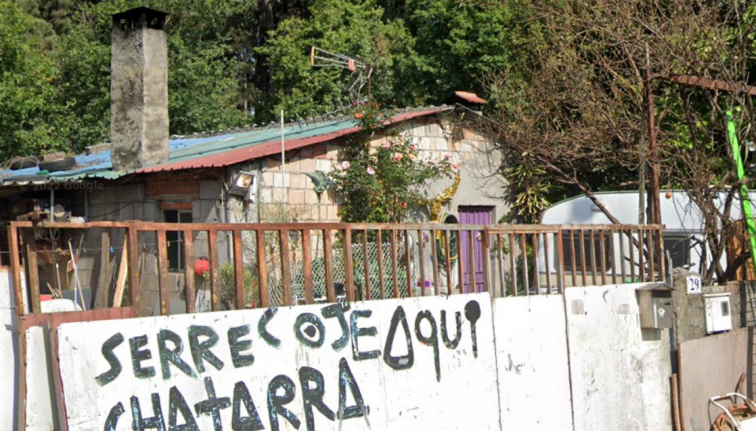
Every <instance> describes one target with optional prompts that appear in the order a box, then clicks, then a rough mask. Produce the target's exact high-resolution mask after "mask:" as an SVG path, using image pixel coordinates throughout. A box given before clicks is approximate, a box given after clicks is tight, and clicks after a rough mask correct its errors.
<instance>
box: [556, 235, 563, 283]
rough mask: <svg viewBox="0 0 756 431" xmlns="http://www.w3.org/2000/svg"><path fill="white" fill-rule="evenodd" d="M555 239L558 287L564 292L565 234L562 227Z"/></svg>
mask: <svg viewBox="0 0 756 431" xmlns="http://www.w3.org/2000/svg"><path fill="white" fill-rule="evenodd" d="M555 241H557V253H558V256H557V265H559V268H558V269H557V271H559V278H558V279H557V283H558V289H559V293H564V234H563V233H562V228H561V227H560V228H559V230H558V231H557V234H556V238H555Z"/></svg>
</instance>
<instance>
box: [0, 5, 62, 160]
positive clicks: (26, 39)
mask: <svg viewBox="0 0 756 431" xmlns="http://www.w3.org/2000/svg"><path fill="white" fill-rule="evenodd" d="M53 48H54V40H51V28H50V26H49V25H48V24H47V23H46V22H44V21H42V20H39V19H37V18H34V17H32V16H31V15H29V14H27V13H25V12H24V11H23V10H22V8H21V7H19V6H18V5H15V4H13V3H10V2H7V1H0V131H2V135H1V136H0V157H3V158H7V157H11V156H14V155H18V154H33V153H35V152H37V151H40V150H42V151H45V150H54V149H57V148H60V147H62V146H63V144H64V143H63V142H62V140H61V137H63V136H65V135H66V132H67V130H66V127H67V124H66V123H65V121H64V113H63V110H64V108H63V107H62V106H61V105H60V104H59V101H60V91H59V89H58V87H57V85H56V83H57V82H58V80H59V78H60V70H59V68H58V67H57V65H56V64H55V61H54V60H53V59H52V58H51V53H52V52H53Z"/></svg>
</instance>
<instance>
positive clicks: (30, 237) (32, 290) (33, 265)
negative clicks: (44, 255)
mask: <svg viewBox="0 0 756 431" xmlns="http://www.w3.org/2000/svg"><path fill="white" fill-rule="evenodd" d="M24 248H25V249H26V271H27V272H28V273H29V283H28V285H29V296H30V298H29V302H30V304H31V312H32V313H41V312H42V306H41V304H40V298H39V262H38V261H37V242H36V241H35V240H34V230H33V229H27V230H26V231H25V232H24ZM61 290H62V289H61Z"/></svg>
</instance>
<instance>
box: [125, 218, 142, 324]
mask: <svg viewBox="0 0 756 431" xmlns="http://www.w3.org/2000/svg"><path fill="white" fill-rule="evenodd" d="M128 236H129V240H128V245H129V268H131V271H128V273H129V275H128V278H129V297H130V299H131V306H132V307H134V312H135V313H136V315H137V316H141V315H142V291H141V288H140V286H139V277H140V274H139V232H138V231H137V229H136V226H135V223H134V222H132V223H131V224H130V225H129V226H128Z"/></svg>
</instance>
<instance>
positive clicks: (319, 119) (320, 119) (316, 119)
mask: <svg viewBox="0 0 756 431" xmlns="http://www.w3.org/2000/svg"><path fill="white" fill-rule="evenodd" d="M438 108H453V106H452V105H446V104H441V105H438V106H435V105H428V106H416V107H405V108H397V109H394V110H391V111H390V114H391V116H392V117H393V116H395V115H401V114H406V113H410V112H421V111H426V110H429V109H438ZM332 112H338V111H332ZM351 119H354V115H353V114H342V115H338V116H334V115H333V114H332V113H326V114H323V115H316V116H313V117H307V118H304V119H298V120H296V121H289V122H285V123H284V128H287V127H294V126H297V125H298V126H299V127H300V129H301V128H302V125H307V126H309V125H310V124H311V123H312V124H318V123H326V122H329V121H344V120H351ZM280 127H281V124H280V123H277V122H275V121H271V122H270V123H268V124H253V125H251V126H242V127H235V128H229V129H225V130H211V131H206V132H196V133H190V134H186V135H171V136H170V139H202V138H211V137H215V136H223V135H230V134H234V133H245V132H253V131H260V130H272V129H278V128H280Z"/></svg>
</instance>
